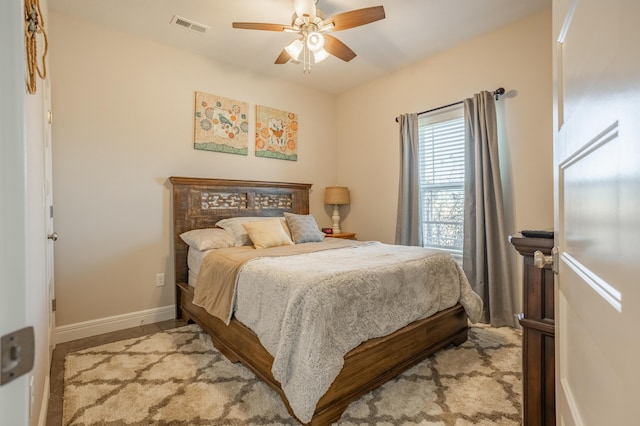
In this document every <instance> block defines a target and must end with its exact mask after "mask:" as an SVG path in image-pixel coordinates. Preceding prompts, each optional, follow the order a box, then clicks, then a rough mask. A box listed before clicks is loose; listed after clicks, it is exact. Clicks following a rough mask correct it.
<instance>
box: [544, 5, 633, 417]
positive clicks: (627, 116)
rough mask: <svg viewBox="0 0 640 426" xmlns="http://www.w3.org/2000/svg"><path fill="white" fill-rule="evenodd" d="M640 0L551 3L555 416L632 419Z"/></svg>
mask: <svg viewBox="0 0 640 426" xmlns="http://www.w3.org/2000/svg"><path fill="white" fill-rule="evenodd" d="M638 17H640V2H635V1H627V0H611V1H607V2H603V1H599V0H579V1H564V0H559V1H555V2H554V13H553V21H554V23H553V28H554V30H553V31H554V40H555V41H556V42H557V43H556V45H555V55H554V170H555V185H556V187H555V206H556V213H555V220H556V225H555V226H556V244H557V245H558V246H559V249H560V253H561V255H560V265H559V275H558V279H557V283H556V284H557V286H556V287H557V295H556V301H557V302H556V303H557V305H556V310H557V314H556V321H557V334H556V347H557V352H558V357H557V359H556V360H557V366H556V374H557V380H556V385H557V389H556V393H557V405H556V406H557V412H558V416H557V420H558V422H559V424H567V425H573V424H577V425H580V424H585V425H601V424H615V425H631V424H635V423H634V422H635V421H636V420H637V419H636V416H635V414H634V411H635V408H636V407H635V405H637V403H638V401H637V392H635V386H636V384H637V383H638V381H639V380H640V368H639V367H638V361H637V360H638V359H640V313H639V312H640V309H638V306H639V305H640V291H639V290H638V288H639V285H638V277H639V276H640V261H638V260H637V257H638V255H637V254H638V251H639V250H638V249H640V118H639V116H638V111H639V110H640V54H639V53H638V52H640V49H638V46H637V43H638V41H639V40H640V27H639V26H638V25H637V24H636V22H635V21H636V20H637V19H638Z"/></svg>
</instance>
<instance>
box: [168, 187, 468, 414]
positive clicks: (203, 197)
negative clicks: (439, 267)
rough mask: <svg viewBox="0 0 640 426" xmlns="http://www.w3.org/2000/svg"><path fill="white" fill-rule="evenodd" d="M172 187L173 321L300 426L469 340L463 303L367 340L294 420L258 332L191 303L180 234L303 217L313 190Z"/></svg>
mask: <svg viewBox="0 0 640 426" xmlns="http://www.w3.org/2000/svg"><path fill="white" fill-rule="evenodd" d="M170 181H171V183H172V185H173V191H172V197H173V199H172V203H173V242H174V256H175V280H176V310H177V317H178V318H182V319H183V320H185V321H188V322H195V323H197V324H199V325H200V326H201V327H202V328H203V329H204V330H205V331H206V332H207V333H208V334H209V335H210V336H211V340H212V342H213V344H214V345H215V346H216V348H217V349H218V350H219V351H220V352H221V353H222V354H223V355H225V356H226V357H227V358H228V359H229V360H230V361H232V362H242V363H243V364H244V365H245V366H247V367H248V368H249V369H251V370H252V371H253V372H254V373H255V374H256V375H257V376H258V377H259V378H260V379H262V380H263V381H264V382H265V383H267V384H268V385H269V386H270V387H272V388H273V389H274V390H275V391H276V392H278V393H279V394H280V396H281V397H282V399H283V401H284V403H285V405H286V406H287V409H288V411H289V413H290V414H291V415H292V416H293V417H295V418H296V419H298V420H299V421H300V417H303V418H305V421H304V422H306V423H308V424H312V425H326V424H331V423H333V422H335V421H337V420H339V418H340V417H341V415H342V413H343V412H344V410H345V409H346V408H347V406H348V405H349V403H350V402H352V401H354V400H356V399H358V398H359V397H361V396H362V395H364V394H366V393H368V392H369V391H371V390H372V389H374V388H376V387H378V386H380V385H381V384H383V383H384V382H386V381H387V380H389V379H391V378H393V377H395V376H397V375H398V374H400V373H402V372H403V371H405V370H406V369H408V368H409V367H411V366H413V365H414V364H416V363H418V362H419V361H421V360H423V359H424V358H426V357H428V356H429V355H431V354H433V353H434V352H436V351H438V350H439V349H441V348H444V347H446V346H448V345H451V344H454V345H460V344H462V343H463V342H464V341H466V339H467V329H468V316H467V313H466V312H465V309H464V308H463V306H462V305H461V304H460V303H456V304H455V305H454V306H452V307H449V308H446V309H444V310H441V311H439V312H437V313H435V314H433V315H431V316H429V317H428V318H424V319H420V320H417V321H414V322H412V323H410V324H408V325H406V326H404V327H402V328H400V329H398V330H396V331H393V332H391V333H390V334H388V335H384V336H381V337H376V338H373V339H370V340H367V341H364V342H363V343H361V344H359V346H357V347H355V348H353V349H351V350H350V351H348V353H346V355H344V359H343V360H341V365H342V366H341V369H340V370H339V373H338V374H337V376H336V377H335V379H333V380H332V382H331V383H330V386H328V390H326V392H324V393H323V394H322V396H321V397H319V399H318V400H317V404H315V409H312V414H311V415H310V416H308V417H309V418H308V419H307V418H306V417H304V416H299V415H296V410H295V409H292V404H290V402H289V399H288V398H287V395H286V392H285V390H283V386H282V385H281V383H280V382H279V381H278V380H277V379H276V378H275V377H274V374H273V373H272V367H274V357H273V356H272V355H271V353H270V352H269V351H268V350H267V349H266V348H265V346H263V344H261V341H260V339H259V338H258V336H257V335H256V333H254V331H252V329H250V328H249V327H247V326H246V325H245V324H243V323H242V322H240V321H239V320H238V319H236V318H235V317H230V320H229V321H228V325H227V324H226V322H227V321H224V320H223V319H220V318H218V317H216V316H213V315H211V314H209V313H208V312H207V311H206V310H205V309H204V308H203V307H201V306H198V305H196V304H195V303H194V295H195V290H194V287H193V286H190V285H189V284H188V283H189V280H190V278H189V267H188V263H187V257H188V253H189V246H188V245H187V244H186V243H185V242H184V241H183V240H182V239H181V238H180V235H181V234H183V233H185V232H187V231H190V230H194V229H206V228H214V227H215V224H216V223H218V222H219V221H220V220H222V219H228V218H232V217H257V216H261V217H266V218H269V217H281V216H282V215H283V213H285V212H287V213H292V214H297V215H308V214H309V190H310V188H311V185H310V184H301V183H284V182H261V181H244V180H224V179H204V178H185V177H172V178H170ZM332 240H335V239H332ZM341 244H343V243H341ZM343 245H344V244H343ZM347 249H349V248H347ZM354 250H355V248H354ZM199 285H200V283H198V286H199ZM267 346H268V345H267ZM289 395H290V396H291V394H290V393H289ZM294 406H295V404H294ZM298 413H299V411H298ZM307 420H308V422H307Z"/></svg>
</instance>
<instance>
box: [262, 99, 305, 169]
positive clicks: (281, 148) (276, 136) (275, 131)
mask: <svg viewBox="0 0 640 426" xmlns="http://www.w3.org/2000/svg"><path fill="white" fill-rule="evenodd" d="M256 157H266V158H278V159H280V160H290V161H297V160H298V115H297V114H294V113H292V112H286V111H281V110H278V109H274V108H269V107H265V106H261V105H258V106H256Z"/></svg>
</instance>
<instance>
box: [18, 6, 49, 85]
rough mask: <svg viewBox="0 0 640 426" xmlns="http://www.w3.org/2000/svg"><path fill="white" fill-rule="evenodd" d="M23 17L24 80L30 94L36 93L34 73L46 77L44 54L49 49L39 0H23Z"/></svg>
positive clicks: (42, 77) (45, 54)
mask: <svg viewBox="0 0 640 426" xmlns="http://www.w3.org/2000/svg"><path fill="white" fill-rule="evenodd" d="M24 15H25V16H24V19H25V24H24V27H25V31H24V34H25V45H26V48H27V72H28V74H29V75H28V78H27V80H26V84H27V92H29V93H30V94H32V95H33V94H35V93H36V88H37V86H36V81H37V80H36V74H37V75H38V76H40V78H41V79H43V80H44V79H45V78H46V77H47V64H46V56H47V52H48V51H49V40H48V39H47V33H46V31H45V30H44V20H43V18H42V11H41V10H40V1H39V0H25V1H24ZM38 34H42V37H43V40H44V52H43V54H42V66H40V63H39V62H38Z"/></svg>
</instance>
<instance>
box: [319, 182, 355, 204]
mask: <svg viewBox="0 0 640 426" xmlns="http://www.w3.org/2000/svg"><path fill="white" fill-rule="evenodd" d="M324 203H325V204H349V188H347V187H346V186H328V187H326V188H325V190H324Z"/></svg>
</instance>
